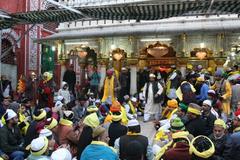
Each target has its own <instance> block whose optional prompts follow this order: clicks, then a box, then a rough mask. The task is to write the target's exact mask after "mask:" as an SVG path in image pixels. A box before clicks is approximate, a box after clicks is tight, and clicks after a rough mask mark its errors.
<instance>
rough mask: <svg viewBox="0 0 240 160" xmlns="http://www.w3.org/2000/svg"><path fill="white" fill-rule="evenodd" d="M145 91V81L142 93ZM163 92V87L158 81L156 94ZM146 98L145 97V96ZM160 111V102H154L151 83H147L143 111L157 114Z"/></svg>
mask: <svg viewBox="0 0 240 160" xmlns="http://www.w3.org/2000/svg"><path fill="white" fill-rule="evenodd" d="M146 91H147V83H146V84H145V85H144V89H143V95H144V96H145V95H146ZM162 92H163V88H162V86H161V84H160V83H158V92H157V94H159V95H161V94H162ZM145 98H146V97H145ZM159 112H160V103H154V95H153V89H152V83H150V84H149V88H148V99H147V103H146V105H145V108H144V113H146V114H151V115H152V114H157V113H159Z"/></svg>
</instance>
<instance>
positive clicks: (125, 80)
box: [118, 67, 130, 103]
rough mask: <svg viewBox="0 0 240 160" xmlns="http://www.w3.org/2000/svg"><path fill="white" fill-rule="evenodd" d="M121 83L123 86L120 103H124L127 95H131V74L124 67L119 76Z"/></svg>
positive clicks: (119, 98)
mask: <svg viewBox="0 0 240 160" xmlns="http://www.w3.org/2000/svg"><path fill="white" fill-rule="evenodd" d="M119 83H120V85H121V89H120V94H119V97H118V101H119V102H120V103H122V102H123V101H124V98H123V97H124V96H125V95H130V74H129V71H128V69H127V68H125V67H123V68H122V71H121V73H120V76H119Z"/></svg>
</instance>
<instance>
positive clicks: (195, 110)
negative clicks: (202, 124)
mask: <svg viewBox="0 0 240 160" xmlns="http://www.w3.org/2000/svg"><path fill="white" fill-rule="evenodd" d="M188 112H190V113H193V114H195V115H201V114H202V113H201V107H200V106H199V105H197V104H195V103H190V104H189V106H188Z"/></svg>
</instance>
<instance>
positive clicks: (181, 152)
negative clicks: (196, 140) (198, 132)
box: [162, 131, 193, 160]
mask: <svg viewBox="0 0 240 160" xmlns="http://www.w3.org/2000/svg"><path fill="white" fill-rule="evenodd" d="M172 138H173V145H172V147H171V148H170V149H169V150H167V151H166V152H165V153H164V155H163V157H162V158H163V159H164V160H191V155H190V153H189V148H190V146H189V145H190V144H189V142H190V141H191V139H192V138H193V136H192V135H190V134H189V133H188V132H186V131H177V132H175V133H173V134H172Z"/></svg>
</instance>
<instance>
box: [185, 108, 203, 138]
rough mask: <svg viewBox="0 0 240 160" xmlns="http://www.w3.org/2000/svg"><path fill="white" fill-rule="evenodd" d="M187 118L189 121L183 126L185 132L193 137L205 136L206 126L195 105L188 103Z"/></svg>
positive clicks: (199, 110) (199, 109)
mask: <svg viewBox="0 0 240 160" xmlns="http://www.w3.org/2000/svg"><path fill="white" fill-rule="evenodd" d="M187 116H188V119H189V120H188V122H187V123H186V124H185V127H186V130H187V131H188V132H189V133H190V134H192V135H193V136H194V137H196V136H199V135H205V129H206V124H205V121H204V120H203V119H202V118H201V107H200V106H199V105H197V104H195V103H190V104H189V106H188V111H187Z"/></svg>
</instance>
